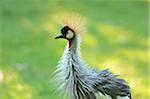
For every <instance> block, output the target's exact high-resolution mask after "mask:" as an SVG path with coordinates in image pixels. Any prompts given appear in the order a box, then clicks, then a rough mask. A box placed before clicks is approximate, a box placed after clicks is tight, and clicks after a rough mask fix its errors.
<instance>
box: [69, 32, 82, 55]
mask: <svg viewBox="0 0 150 99" xmlns="http://www.w3.org/2000/svg"><path fill="white" fill-rule="evenodd" d="M68 46H69V47H68V48H69V51H70V52H72V53H74V54H78V53H80V35H79V34H78V35H76V36H75V38H74V39H73V40H71V41H69V45H68Z"/></svg>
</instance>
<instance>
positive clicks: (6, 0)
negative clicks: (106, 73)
mask: <svg viewBox="0 0 150 99" xmlns="http://www.w3.org/2000/svg"><path fill="white" fill-rule="evenodd" d="M0 7H1V9H0V10H1V14H0V29H1V30H0V32H1V34H0V37H1V38H0V39H1V46H0V47H1V49H0V54H1V59H0V99H61V98H62V97H61V95H59V93H58V92H56V91H55V88H57V87H56V86H54V83H51V79H52V76H53V71H54V70H55V67H56V65H57V62H58V60H59V58H60V57H61V55H62V53H63V50H64V47H65V45H66V43H67V42H66V41H64V40H54V37H55V35H57V34H58V33H60V28H61V25H60V23H59V22H58V21H57V20H56V19H55V17H56V16H57V17H59V16H58V13H61V12H77V13H79V14H81V15H82V16H84V17H85V18H86V19H87V22H88V24H87V28H88V30H87V33H86V34H84V35H83V36H82V46H81V48H82V50H81V51H82V56H83V58H84V59H85V61H86V62H87V63H88V64H89V65H91V66H93V67H96V68H99V69H101V70H102V69H107V68H109V69H110V70H111V71H112V72H113V73H115V74H120V75H121V76H120V77H121V78H124V79H126V80H127V81H128V83H129V84H130V86H131V88H132V96H133V99H148V53H147V51H148V2H147V1H126V0H123V1H122V0H120V1H118V0H117V1H114V0H113V1H112V0H107V1H99V0H94V1H92V0H76V1H75V0H74V1H73V0H1V3H0Z"/></svg>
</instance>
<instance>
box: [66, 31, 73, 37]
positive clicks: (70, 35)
mask: <svg viewBox="0 0 150 99" xmlns="http://www.w3.org/2000/svg"><path fill="white" fill-rule="evenodd" d="M73 36H74V34H73V32H71V31H68V33H67V35H66V38H67V39H72V38H73Z"/></svg>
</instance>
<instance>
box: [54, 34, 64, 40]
mask: <svg viewBox="0 0 150 99" xmlns="http://www.w3.org/2000/svg"><path fill="white" fill-rule="evenodd" d="M59 38H65V36H64V35H63V34H61V35H58V36H56V37H55V39H59Z"/></svg>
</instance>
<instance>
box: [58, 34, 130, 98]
mask: <svg viewBox="0 0 150 99" xmlns="http://www.w3.org/2000/svg"><path fill="white" fill-rule="evenodd" d="M72 44H74V45H73V46H72V47H70V48H69V47H68V46H69V45H67V46H66V49H65V51H64V54H63V56H62V58H61V59H60V61H59V65H58V66H57V70H56V72H55V73H56V77H55V78H56V79H57V82H58V85H60V86H59V89H60V90H62V92H63V94H64V95H69V97H70V99H131V94H130V87H129V86H128V85H127V83H126V81H124V80H123V79H120V78H118V76H117V75H113V74H112V73H111V72H110V71H109V70H108V69H106V70H103V71H100V72H99V71H96V70H94V69H92V68H90V67H89V66H88V65H87V64H86V63H85V62H84V61H83V59H82V58H81V55H80V35H79V34H76V36H75V38H74V39H73V40H72Z"/></svg>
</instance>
